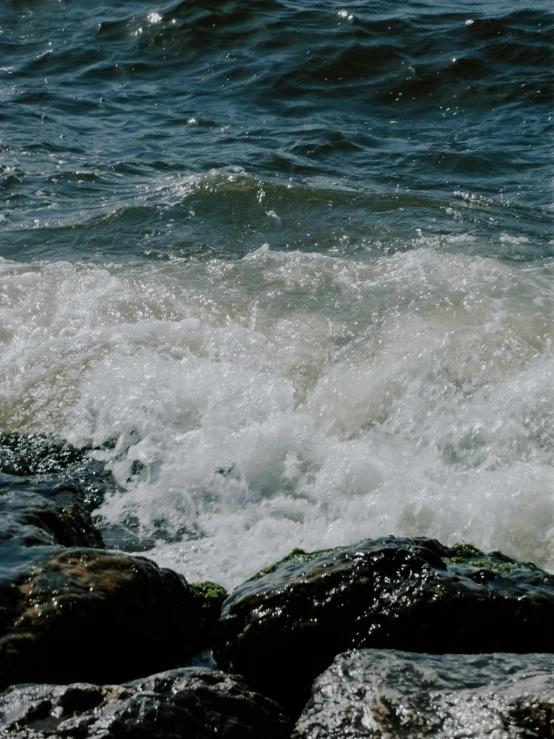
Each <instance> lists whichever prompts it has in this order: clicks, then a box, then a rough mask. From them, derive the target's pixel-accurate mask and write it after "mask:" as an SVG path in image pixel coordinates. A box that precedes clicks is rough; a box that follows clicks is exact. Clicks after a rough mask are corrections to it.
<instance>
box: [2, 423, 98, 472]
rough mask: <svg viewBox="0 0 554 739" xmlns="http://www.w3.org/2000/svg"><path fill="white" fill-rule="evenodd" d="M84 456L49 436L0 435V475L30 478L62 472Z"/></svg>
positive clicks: (77, 450)
mask: <svg viewBox="0 0 554 739" xmlns="http://www.w3.org/2000/svg"><path fill="white" fill-rule="evenodd" d="M84 458H85V454H84V452H83V451H81V450H80V449H76V448H75V447H73V446H71V445H70V444H67V443H66V442H65V441H63V439H58V438H57V437H55V436H50V435H49V434H20V433H15V432H14V433H1V434H0V472H3V473H4V474H6V475H17V476H20V477H29V476H31V475H33V476H34V475H51V474H53V473H57V472H62V471H63V470H65V469H67V468H68V467H69V466H71V465H72V464H74V463H75V462H82V461H83V459H84Z"/></svg>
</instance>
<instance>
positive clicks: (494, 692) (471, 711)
mask: <svg viewBox="0 0 554 739" xmlns="http://www.w3.org/2000/svg"><path fill="white" fill-rule="evenodd" d="M552 736H554V655H551V654H480V655H459V654H442V655H430V654H416V653H409V652H396V651H392V650H387V651H381V650H373V649H371V650H361V651H353V652H347V653H346V654H341V655H339V656H338V657H336V658H335V660H334V662H333V664H332V665H331V667H329V669H327V670H326V671H325V672H324V673H323V674H322V675H320V676H319V677H318V678H317V680H316V681H315V683H314V685H313V687H312V697H311V698H310V700H309V702H308V704H307V706H306V707H305V709H304V711H303V712H302V715H301V716H300V719H299V720H298V723H297V725H296V728H295V730H294V732H293V734H292V739H362V737H363V739H370V738H371V739H390V737H395V738H397V737H398V738H400V737H405V738H406V739H408V738H409V739H468V737H476V738H477V737H479V739H485V737H490V739H524V737H525V738H527V739H529V738H530V737H535V739H538V738H539V737H542V738H543V739H546V738H547V737H552Z"/></svg>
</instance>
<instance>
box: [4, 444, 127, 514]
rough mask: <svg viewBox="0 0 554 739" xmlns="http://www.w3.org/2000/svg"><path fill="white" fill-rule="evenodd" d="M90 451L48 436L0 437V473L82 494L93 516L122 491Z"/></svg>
mask: <svg viewBox="0 0 554 739" xmlns="http://www.w3.org/2000/svg"><path fill="white" fill-rule="evenodd" d="M90 451H91V450H90V449H77V448H76V447H74V446H71V444H68V443H67V442H66V441H64V440H63V439H59V438H57V437H56V436H51V435H49V434H22V433H16V432H12V433H0V473H3V474H5V475H12V476H15V477H33V478H35V480H34V481H35V482H37V481H42V482H49V483H50V484H51V485H54V486H55V485H58V486H59V485H71V486H73V487H76V488H78V489H79V490H81V492H82V493H83V496H84V505H85V507H86V509H87V510H88V511H89V512H90V511H92V510H94V509H95V508H97V507H98V506H99V505H100V503H101V502H102V501H103V500H104V497H105V496H106V494H107V493H113V492H116V491H118V490H119V489H120V488H119V487H118V485H117V483H116V482H115V480H114V478H113V476H112V474H111V473H110V472H108V471H107V470H105V469H104V464H103V463H102V462H100V461H99V460H96V459H92V458H91V457H90V456H88V455H89V452H90Z"/></svg>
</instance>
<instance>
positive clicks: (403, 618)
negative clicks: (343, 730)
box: [214, 537, 554, 713]
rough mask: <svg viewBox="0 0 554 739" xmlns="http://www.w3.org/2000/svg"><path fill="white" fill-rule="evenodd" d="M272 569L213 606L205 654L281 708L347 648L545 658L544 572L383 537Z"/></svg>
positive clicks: (548, 591)
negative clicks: (218, 608) (214, 618)
mask: <svg viewBox="0 0 554 739" xmlns="http://www.w3.org/2000/svg"><path fill="white" fill-rule="evenodd" d="M272 569H273V570H274V571H272V572H269V573H268V574H265V575H264V576H262V577H260V578H259V579H255V580H252V581H249V582H246V583H245V584H244V585H242V586H240V587H239V588H238V589H237V590H235V591H234V592H233V593H232V594H231V596H230V597H229V598H228V599H227V600H226V601H225V603H224V604H223V609H222V614H221V618H220V619H219V621H218V623H217V625H216V629H215V634H214V656H215V659H216V661H217V664H218V665H219V666H220V667H221V668H222V669H224V670H228V671H234V672H237V673H239V674H241V675H244V676H245V678H246V679H247V680H248V682H249V684H250V685H251V686H252V688H253V689H254V690H258V691H259V692H261V693H263V694H264V695H268V696H270V697H272V698H274V699H275V700H277V701H278V702H279V703H280V704H281V705H283V706H284V707H285V708H287V709H288V710H289V711H291V712H292V713H295V712H299V711H300V710H301V709H302V706H303V705H304V703H305V701H306V700H307V698H308V695H309V688H310V685H311V683H312V681H313V679H314V678H315V677H316V675H318V674H320V673H321V672H322V671H323V670H324V669H325V668H326V667H328V665H329V664H330V663H331V661H332V659H333V658H334V657H335V656H336V655H337V654H340V653H341V652H344V651H346V650H348V649H352V648H363V647H372V648H388V649H404V650H407V651H414V652H432V653H447V652H452V653H478V652H493V651H510V652H534V651H536V652H553V651H554V629H553V628H552V624H553V622H554V576H553V575H549V574H548V573H546V572H544V571H542V570H539V569H538V568H536V567H534V565H531V564H525V563H518V562H516V561H515V560H512V559H510V558H509V557H505V556H504V555H501V554H500V553H493V554H491V555H485V554H484V553H482V552H479V551H478V550H476V549H475V548H474V547H471V546H459V547H455V548H448V547H445V546H442V545H441V544H439V542H437V541H434V540H429V539H402V538H396V537H386V538H383V539H377V540H367V541H363V542H360V543H359V544H356V545H353V546H349V547H342V548H339V549H336V550H331V551H328V552H324V553H316V554H315V555H314V554H312V555H302V553H296V555H295V556H294V557H292V559H289V561H285V562H284V563H282V564H281V565H280V566H277V567H276V568H272Z"/></svg>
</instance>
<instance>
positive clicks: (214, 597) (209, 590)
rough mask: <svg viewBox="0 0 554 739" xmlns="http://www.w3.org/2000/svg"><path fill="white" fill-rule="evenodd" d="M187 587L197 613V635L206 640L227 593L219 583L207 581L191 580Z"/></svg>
mask: <svg viewBox="0 0 554 739" xmlns="http://www.w3.org/2000/svg"><path fill="white" fill-rule="evenodd" d="M189 587H190V593H191V596H192V602H193V607H194V608H195V609H196V612H197V614H198V631H199V635H200V636H201V638H202V639H203V640H204V641H208V640H209V638H210V636H211V633H212V629H213V627H214V624H215V622H216V621H217V619H218V618H219V616H220V614H221V606H222V605H223V602H224V601H225V599H226V598H227V596H228V595H229V593H228V592H227V591H226V590H225V588H224V587H222V586H221V585H218V584H217V583H215V582H209V581H206V582H193V583H190V585H189Z"/></svg>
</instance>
